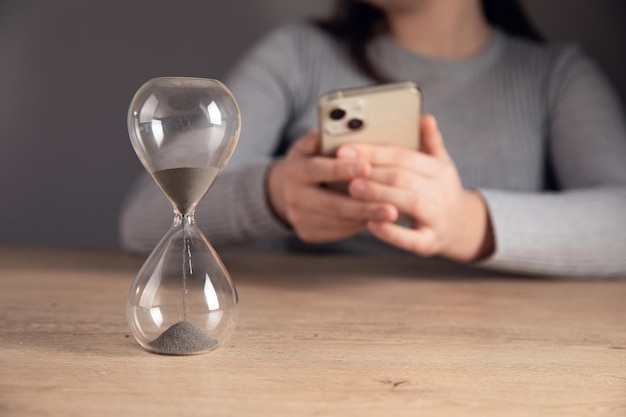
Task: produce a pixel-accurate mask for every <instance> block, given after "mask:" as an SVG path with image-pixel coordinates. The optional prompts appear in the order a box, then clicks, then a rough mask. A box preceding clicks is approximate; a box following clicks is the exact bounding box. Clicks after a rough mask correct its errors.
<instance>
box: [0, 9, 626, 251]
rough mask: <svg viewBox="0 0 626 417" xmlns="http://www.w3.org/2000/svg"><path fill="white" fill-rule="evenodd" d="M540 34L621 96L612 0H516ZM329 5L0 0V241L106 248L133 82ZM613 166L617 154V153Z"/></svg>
mask: <svg viewBox="0 0 626 417" xmlns="http://www.w3.org/2000/svg"><path fill="white" fill-rule="evenodd" d="M523 2H524V3H525V4H526V5H527V7H528V11H529V14H530V15H531V16H532V18H533V19H534V20H535V22H536V24H537V26H538V27H539V29H540V30H541V31H542V32H543V33H544V34H545V35H546V36H547V37H548V39H551V40H574V41H577V42H578V43H580V44H581V45H582V46H583V47H584V48H585V50H587V52H588V53H589V54H591V55H592V56H593V57H594V58H595V59H596V60H597V61H598V62H599V63H600V65H601V66H602V67H603V68H604V69H605V71H606V72H607V74H608V75H609V76H610V78H611V79H612V80H613V81H614V83H615V85H616V86H617V88H618V90H619V92H620V93H621V94H622V97H626V56H625V55H626V54H625V53H624V46H623V43H622V42H623V40H624V39H626V28H625V27H624V22H625V19H626V2H624V1H623V0H593V1H592V0H524V1H523ZM330 5H331V0H324V1H319V0H318V1H297V0H296V1H293V0H263V1H260V0H257V1H255V0H229V1H226V0H222V1H219V0H177V1H164V0H132V1H124V2H122V1H105V0H56V1H49V0H0V245H7V244H17V245H35V246H66V247H91V248H114V247H117V244H118V243H117V214H118V210H119V206H120V204H121V201H122V197H123V195H124V192H125V191H126V189H127V187H128V185H129V184H130V182H131V181H132V179H133V178H134V177H135V176H136V175H137V174H139V172H141V171H142V167H141V165H140V163H139V161H138V159H137V157H136V156H135V154H134V152H133V150H132V148H131V146H130V142H129V140H128V134H127V131H126V111H127V109H128V104H129V102H130V99H131V98H132V95H133V94H134V92H135V90H136V89H137V88H138V87H139V86H140V85H141V84H142V83H143V82H144V81H146V80H147V79H149V78H152V77H156V76H164V75H186V76H198V77H208V78H218V79H219V78H222V77H223V75H224V74H225V72H226V71H227V70H228V68H229V67H230V66H231V65H232V64H233V62H234V60H235V59H236V57H237V56H239V55H240V54H241V53H242V52H243V51H244V50H245V49H246V48H247V47H248V46H249V45H250V44H251V43H252V42H254V40H256V39H257V38H258V37H259V36H260V35H262V34H264V33H266V32H267V31H268V30H269V29H270V28H272V27H274V26H275V25H277V24H279V23H281V22H283V21H286V20H289V19H295V18H300V17H308V16H321V15H324V14H325V13H326V12H327V11H328V10H329V8H330ZM625 163H626V161H625Z"/></svg>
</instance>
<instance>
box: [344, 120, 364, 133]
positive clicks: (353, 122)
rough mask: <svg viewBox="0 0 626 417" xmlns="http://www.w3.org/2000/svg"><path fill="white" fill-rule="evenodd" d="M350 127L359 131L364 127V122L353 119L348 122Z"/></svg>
mask: <svg viewBox="0 0 626 417" xmlns="http://www.w3.org/2000/svg"><path fill="white" fill-rule="evenodd" d="M348 127H349V128H350V129H352V130H357V129H360V128H362V127H363V120H360V119H351V120H350V121H349V122H348Z"/></svg>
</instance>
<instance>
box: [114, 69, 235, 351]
mask: <svg viewBox="0 0 626 417" xmlns="http://www.w3.org/2000/svg"><path fill="white" fill-rule="evenodd" d="M240 123H241V122H240V114H239V108H238V106H237V103H236V102H235V100H234V98H233V96H232V94H231V93H230V91H229V90H228V89H227V88H226V87H225V86H224V85H223V84H222V83H220V82H219V81H216V80H208V79H198V78H181V77H170V78H157V79H153V80H150V81H148V82H147V83H146V84H144V85H143V86H142V87H141V88H140V89H139V90H138V91H137V93H136V94H135V97H134V98H133V101H132V102H131V106H130V109H129V114H128V126H129V133H130V137H131V142H132V143H133V147H134V149H135V151H136V153H137V155H138V156H139V159H140V160H141V162H142V163H143V165H144V166H145V168H146V170H147V171H148V172H149V173H150V174H151V175H152V178H153V179H154V181H155V182H156V183H157V185H158V186H159V187H160V189H161V191H162V192H163V194H165V196H166V197H167V198H168V199H169V200H170V201H171V203H172V205H173V207H174V212H175V217H174V222H173V224H172V227H171V228H170V230H169V231H168V232H167V233H166V234H165V236H163V238H162V239H161V241H160V242H159V243H158V244H157V246H156V247H155V249H154V250H153V252H152V253H151V254H150V256H149V257H148V259H147V260H146V262H145V263H144V265H143V266H142V268H141V269H140V270H139V273H138V274H137V276H136V278H135V280H134V281H133V284H132V286H131V289H130V293H129V296H128V304H127V317H128V322H129V325H130V328H131V330H132V333H133V336H134V337H135V339H137V341H138V342H139V344H140V345H141V346H143V347H144V348H145V349H147V350H149V351H151V352H155V353H161V354H169V355H190V354H196V353H202V352H206V351H210V350H213V349H216V348H217V347H219V346H220V345H222V344H223V343H224V341H226V340H227V339H228V337H230V335H231V333H232V332H233V330H234V328H235V325H236V322H237V311H238V309H237V303H238V298H237V291H236V290H235V286H234V284H233V282H232V280H231V278H230V276H229V274H228V272H227V270H226V268H225V267H224V265H223V264H222V262H221V260H220V259H219V257H218V255H217V253H216V252H215V250H214V249H213V247H212V246H211V245H210V243H209V242H208V241H207V239H206V238H205V237H204V235H203V234H202V232H201V231H200V230H199V229H198V227H197V226H196V224H195V220H194V210H195V208H196V206H197V204H198V203H199V201H200V200H201V199H202V198H203V196H204V194H205V193H206V192H207V191H208V190H209V188H210V187H211V184H212V183H213V181H214V180H215V178H216V177H217V176H218V175H219V173H220V171H221V169H222V168H223V167H224V165H225V164H226V162H227V161H228V159H229V158H230V156H231V154H232V152H233V150H234V148H235V146H236V143H237V140H238V138H239V128H240Z"/></svg>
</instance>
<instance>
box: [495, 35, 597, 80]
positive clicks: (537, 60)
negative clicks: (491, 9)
mask: <svg viewBox="0 0 626 417" xmlns="http://www.w3.org/2000/svg"><path fill="white" fill-rule="evenodd" d="M502 37H503V39H504V43H505V51H506V56H507V59H508V60H509V61H510V62H512V63H514V64H515V65H517V66H521V67H522V68H529V69H536V70H542V71H547V72H549V73H551V74H552V75H554V74H558V73H560V72H562V71H566V70H568V69H570V68H572V67H577V66H580V65H588V64H589V63H590V62H591V61H592V60H591V58H589V56H588V55H587V54H586V53H585V52H584V51H583V50H582V48H581V47H580V46H579V45H578V44H577V43H574V42H538V41H534V40H529V39H526V38H521V37H515V36H511V35H507V34H502Z"/></svg>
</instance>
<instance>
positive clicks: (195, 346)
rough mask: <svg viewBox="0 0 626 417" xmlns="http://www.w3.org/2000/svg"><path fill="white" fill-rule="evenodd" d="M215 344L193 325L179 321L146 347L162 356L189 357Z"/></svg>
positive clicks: (215, 341) (213, 340)
mask: <svg viewBox="0 0 626 417" xmlns="http://www.w3.org/2000/svg"><path fill="white" fill-rule="evenodd" d="M216 343H217V340H215V339H213V338H211V337H209V336H207V335H206V334H205V333H204V332H203V331H202V330H200V329H199V328H198V327H197V326H195V325H194V324H192V323H190V322H188V321H179V322H178V323H176V324H174V325H173V326H171V327H170V328H169V329H167V330H166V331H164V332H163V333H162V334H161V336H159V337H157V338H156V339H154V340H153V341H152V342H150V343H148V345H149V346H150V347H152V349H154V351H155V352H157V353H161V354H164V355H191V354H193V353H197V352H201V351H203V350H207V349H209V348H210V347H212V346H213V345H215V344H216Z"/></svg>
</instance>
